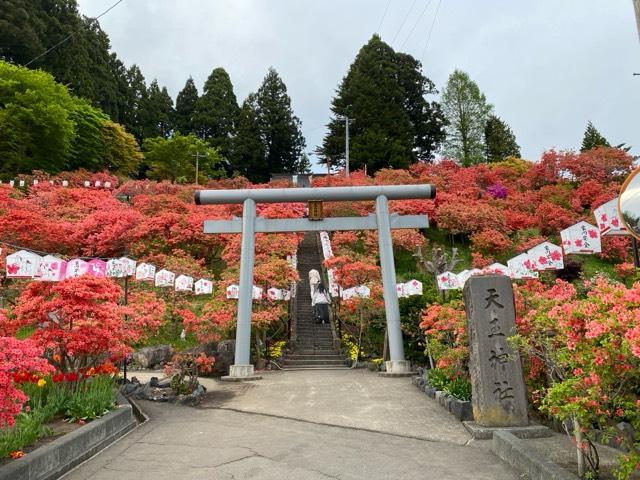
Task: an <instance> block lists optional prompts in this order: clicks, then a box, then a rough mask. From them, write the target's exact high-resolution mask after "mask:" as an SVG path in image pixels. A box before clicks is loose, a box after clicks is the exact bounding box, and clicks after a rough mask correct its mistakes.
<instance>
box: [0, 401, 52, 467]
mask: <svg viewBox="0 0 640 480" xmlns="http://www.w3.org/2000/svg"><path fill="white" fill-rule="evenodd" d="M46 417H47V413H46V412H44V411H35V412H33V411H32V412H22V413H21V414H20V415H18V416H17V417H16V423H15V424H14V425H13V427H11V428H7V429H2V430H0V458H3V457H8V456H9V454H10V453H11V452H15V451H18V450H22V448H23V447H24V446H25V445H30V444H32V443H34V442H36V441H38V439H40V438H42V437H46V436H48V435H51V434H52V431H51V429H50V428H48V427H46V426H44V423H45V422H46V421H47V418H46Z"/></svg>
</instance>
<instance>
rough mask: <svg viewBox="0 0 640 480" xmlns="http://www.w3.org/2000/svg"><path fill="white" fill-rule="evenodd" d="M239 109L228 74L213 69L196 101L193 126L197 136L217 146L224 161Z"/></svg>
mask: <svg viewBox="0 0 640 480" xmlns="http://www.w3.org/2000/svg"><path fill="white" fill-rule="evenodd" d="M239 110H240V108H239V107H238V101H237V99H236V95H235V93H233V85H232V84H231V79H230V78H229V74H228V73H227V72H226V71H225V69H224V68H216V69H214V70H213V71H212V72H211V75H209V78H207V81H206V82H205V84H204V89H203V92H202V96H201V97H200V98H198V100H197V102H196V111H195V114H194V125H195V130H196V134H197V135H198V137H200V138H201V139H203V140H207V141H208V142H209V144H210V145H211V146H213V147H218V148H219V149H220V153H221V155H222V156H223V157H224V158H226V159H228V158H230V151H231V139H232V137H233V136H234V135H235V128H236V121H237V118H238V113H239Z"/></svg>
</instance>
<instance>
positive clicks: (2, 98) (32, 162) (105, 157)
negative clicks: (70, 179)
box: [0, 61, 140, 177]
mask: <svg viewBox="0 0 640 480" xmlns="http://www.w3.org/2000/svg"><path fill="white" fill-rule="evenodd" d="M0 105H2V108H0V132H2V135H0V158H2V159H3V161H2V162H1V163H0V175H3V176H6V177H11V176H13V175H15V174H18V173H30V172H31V171H32V170H42V171H45V172H49V173H56V172H59V171H62V170H68V169H75V168H80V167H82V168H86V169H88V170H93V171H95V170H102V169H104V168H113V169H114V170H115V171H117V172H120V168H122V173H130V172H131V165H132V164H135V163H136V162H139V160H140V152H139V149H138V148H137V145H136V144H135V142H133V143H132V140H133V139H132V138H131V137H130V136H128V134H127V133H126V132H125V131H124V129H122V127H120V126H119V125H118V134H119V136H120V137H121V141H120V142H119V144H120V146H121V147H122V148H121V149H120V150H119V147H118V144H115V145H110V144H109V142H110V141H113V138H114V135H115V134H114V133H113V131H114V129H115V127H113V126H111V125H110V123H112V122H110V121H109V117H108V116H107V115H105V114H104V112H102V111H101V110H99V109H97V108H95V107H92V106H91V105H90V104H89V103H88V102H87V101H86V100H84V99H81V98H78V97H74V96H72V95H70V94H69V91H68V90H67V88H66V87H65V86H64V85H61V84H59V83H57V82H55V80H54V79H53V77H52V76H51V75H50V74H48V73H46V72H43V71H41V70H30V69H28V68H24V67H18V66H15V65H11V64H9V63H7V62H3V61H0ZM114 125H115V124H114ZM125 145H126V149H125V148H124V146H125ZM136 152H137V153H136ZM124 155H127V156H128V157H129V158H127V160H126V161H125V160H124V159H122V156H124ZM114 158H120V160H119V161H118V162H113V161H112V159H114Z"/></svg>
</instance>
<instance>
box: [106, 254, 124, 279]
mask: <svg viewBox="0 0 640 480" xmlns="http://www.w3.org/2000/svg"><path fill="white" fill-rule="evenodd" d="M106 274H107V277H114V278H122V277H124V274H125V266H124V265H123V264H122V262H121V261H120V259H119V258H111V259H109V260H107V270H106Z"/></svg>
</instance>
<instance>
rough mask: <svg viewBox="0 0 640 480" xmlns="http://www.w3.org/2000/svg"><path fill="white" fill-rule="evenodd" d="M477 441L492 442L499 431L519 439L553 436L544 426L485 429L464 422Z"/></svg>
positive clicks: (473, 423)
mask: <svg viewBox="0 0 640 480" xmlns="http://www.w3.org/2000/svg"><path fill="white" fill-rule="evenodd" d="M462 423H463V425H464V426H465V428H466V429H467V430H468V431H469V433H470V434H471V435H472V436H473V438H475V439H476V440H491V439H492V438H493V434H494V433H495V432H498V431H502V432H507V433H510V434H512V435H514V436H516V437H518V438H544V437H550V436H551V430H549V429H548V428H547V427H545V426H544V425H537V424H531V425H527V426H526V427H483V426H482V425H478V424H477V423H476V422H473V421H470V422H462Z"/></svg>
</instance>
